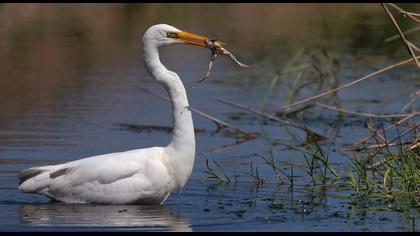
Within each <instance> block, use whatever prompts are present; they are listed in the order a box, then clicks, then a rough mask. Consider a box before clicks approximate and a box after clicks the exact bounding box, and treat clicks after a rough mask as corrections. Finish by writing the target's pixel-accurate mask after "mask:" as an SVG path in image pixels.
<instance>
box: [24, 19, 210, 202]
mask: <svg viewBox="0 0 420 236" xmlns="http://www.w3.org/2000/svg"><path fill="white" fill-rule="evenodd" d="M206 39H207V38H206V37H202V36H198V35H195V34H191V33H187V32H183V31H181V30H179V29H177V28H175V27H173V26H170V25H166V24H158V25H153V26H151V27H150V28H149V29H148V30H147V31H146V32H145V33H144V36H143V61H144V63H145V66H146V69H147V71H148V72H149V74H150V75H151V76H152V77H153V78H154V79H155V80H156V82H158V83H160V84H162V85H163V87H164V88H165V89H166V90H167V92H168V93H169V96H170V100H171V103H172V116H173V126H174V127H173V138H172V141H171V142H170V143H169V145H168V146H166V147H151V148H145V149H136V150H131V151H126V152H119V153H110V154H105V155H99V156H92V157H88V158H84V159H81V160H76V161H71V162H67V163H64V164H59V165H49V166H42V167H32V168H29V169H27V170H23V171H21V172H19V173H18V178H19V180H20V183H19V189H20V190H21V191H23V192H28V193H37V194H42V195H46V196H48V197H50V198H52V199H54V200H58V201H64V202H68V203H96V204H162V203H163V202H164V201H165V200H166V198H167V197H168V196H169V195H170V193H171V192H172V191H174V190H179V189H181V188H182V187H183V186H184V185H185V184H186V182H187V180H188V178H189V176H190V175H191V171H192V168H193V164H194V159H195V136H194V125H193V120H192V116H191V111H190V110H189V107H188V106H189V105H188V99H187V94H186V91H185V88H184V85H183V84H182V81H181V79H180V78H179V76H178V75H177V74H176V73H174V72H172V71H170V70H168V69H166V68H165V66H164V65H162V63H161V62H160V60H159V52H158V49H159V47H161V46H166V45H172V44H176V43H187V44H191V45H196V46H202V47H207V46H206V44H205V40H206Z"/></svg>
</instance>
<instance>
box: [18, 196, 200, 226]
mask: <svg viewBox="0 0 420 236" xmlns="http://www.w3.org/2000/svg"><path fill="white" fill-rule="evenodd" d="M19 212H20V220H21V224H22V225H33V226H55V227H57V226H64V227H65V226H71V227H140V228H144V229H147V230H153V229H157V230H169V231H192V229H191V226H190V223H189V222H188V220H187V219H185V218H183V217H180V216H178V215H177V216H172V214H171V213H170V209H169V208H168V207H167V206H140V205H85V204H64V203H48V204H22V205H20V207H19Z"/></svg>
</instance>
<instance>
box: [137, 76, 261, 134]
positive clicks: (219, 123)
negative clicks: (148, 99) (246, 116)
mask: <svg viewBox="0 0 420 236" xmlns="http://www.w3.org/2000/svg"><path fill="white" fill-rule="evenodd" d="M133 86H134V87H135V88H137V89H140V90H142V91H144V92H146V93H149V94H151V95H154V96H156V97H158V98H160V99H162V100H165V101H167V102H169V99H168V98H167V97H164V96H162V95H160V94H158V93H155V92H153V91H150V90H148V89H146V88H143V87H140V86H136V85H134V84H133ZM188 108H189V109H190V110H191V111H193V112H195V113H196V114H198V115H200V116H202V117H204V118H206V119H209V120H211V121H213V122H214V123H216V125H217V127H218V128H219V129H221V128H224V127H227V128H230V129H233V130H235V131H237V132H239V133H242V134H243V135H244V139H252V138H254V137H255V134H253V133H250V132H247V131H245V130H243V129H241V128H238V127H235V126H233V125H231V124H228V123H226V122H224V121H222V120H219V119H217V118H215V117H213V116H210V115H208V114H206V113H204V112H202V111H200V110H198V109H196V108H194V107H191V106H189V107H188Z"/></svg>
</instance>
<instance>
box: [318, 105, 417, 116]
mask: <svg viewBox="0 0 420 236" xmlns="http://www.w3.org/2000/svg"><path fill="white" fill-rule="evenodd" d="M315 104H316V105H318V106H320V107H323V108H326V109H330V110H334V111H339V112H343V113H347V114H352V115H358V116H367V117H374V118H395V117H407V116H410V115H412V114H389V115H376V114H372V113H366V112H355V111H349V110H345V109H342V108H338V107H333V106H329V105H326V104H323V103H319V102H316V103H315Z"/></svg>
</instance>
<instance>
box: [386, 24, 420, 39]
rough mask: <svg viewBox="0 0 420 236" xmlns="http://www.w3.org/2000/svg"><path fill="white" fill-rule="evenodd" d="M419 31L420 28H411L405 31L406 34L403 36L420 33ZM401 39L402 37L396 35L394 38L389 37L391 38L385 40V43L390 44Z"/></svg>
mask: <svg viewBox="0 0 420 236" xmlns="http://www.w3.org/2000/svg"><path fill="white" fill-rule="evenodd" d="M418 30H420V26H417V27H414V28H411V29H409V30H406V31H404V32H403V34H404V35H408V34H411V33H414V32H416V31H418ZM399 37H400V35H399V34H395V35H393V36H391V37H389V38H386V39H385V40H384V42H385V43H389V42H391V41H394V40H396V39H398V38H399Z"/></svg>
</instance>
